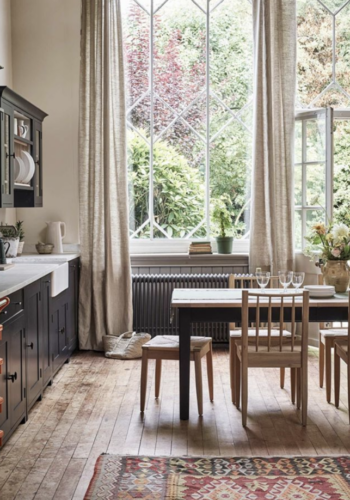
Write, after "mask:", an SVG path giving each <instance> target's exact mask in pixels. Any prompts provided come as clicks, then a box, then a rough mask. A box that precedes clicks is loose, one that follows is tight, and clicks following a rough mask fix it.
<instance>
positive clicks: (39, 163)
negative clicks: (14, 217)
mask: <svg viewBox="0 0 350 500" xmlns="http://www.w3.org/2000/svg"><path fill="white" fill-rule="evenodd" d="M33 141H34V145H33V156H34V162H35V173H34V180H33V187H34V206H35V207H42V206H43V146H42V123H41V122H39V121H37V120H34V121H33Z"/></svg>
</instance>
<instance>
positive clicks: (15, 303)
mask: <svg viewBox="0 0 350 500" xmlns="http://www.w3.org/2000/svg"><path fill="white" fill-rule="evenodd" d="M14 305H15V306H21V305H22V302H14Z"/></svg>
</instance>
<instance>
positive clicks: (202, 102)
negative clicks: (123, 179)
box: [122, 0, 253, 239]
mask: <svg viewBox="0 0 350 500" xmlns="http://www.w3.org/2000/svg"><path fill="white" fill-rule="evenodd" d="M122 5H123V9H124V11H123V23H124V26H123V27H124V40H125V43H124V47H125V53H126V64H127V80H128V114H127V119H128V126H129V131H128V161H129V200H130V236H131V238H133V239H140V238H147V239H160V238H163V239H178V238H182V239H190V238H191V239H192V238H203V237H208V236H209V235H210V234H212V232H213V230H215V228H213V227H212V225H211V220H210V211H211V206H212V205H213V203H214V201H215V199H218V198H220V197H222V196H224V197H225V199H226V200H227V203H228V208H229V210H230V211H231V216H232V222H233V224H235V225H236V226H237V227H238V234H239V235H240V236H241V237H245V236H246V235H247V234H248V231H249V203H250V196H249V192H250V189H249V186H250V182H249V177H250V170H251V158H252V91H253V88H252V87H253V29H252V14H251V10H252V6H251V3H250V1H249V0H125V1H124V0H123V2H122Z"/></svg>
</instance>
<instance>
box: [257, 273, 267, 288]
mask: <svg viewBox="0 0 350 500" xmlns="http://www.w3.org/2000/svg"><path fill="white" fill-rule="evenodd" d="M256 280H257V282H258V285H259V286H260V288H262V289H263V290H264V289H265V288H266V287H267V285H268V284H269V281H270V273H268V272H262V271H259V272H257V273H256Z"/></svg>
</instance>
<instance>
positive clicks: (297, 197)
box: [294, 165, 303, 205]
mask: <svg viewBox="0 0 350 500" xmlns="http://www.w3.org/2000/svg"><path fill="white" fill-rule="evenodd" d="M294 203H295V205H302V204H303V198H302V166H301V165H296V166H295V168H294Z"/></svg>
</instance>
